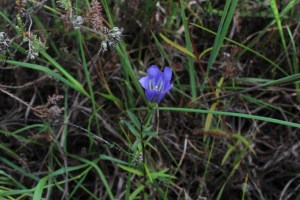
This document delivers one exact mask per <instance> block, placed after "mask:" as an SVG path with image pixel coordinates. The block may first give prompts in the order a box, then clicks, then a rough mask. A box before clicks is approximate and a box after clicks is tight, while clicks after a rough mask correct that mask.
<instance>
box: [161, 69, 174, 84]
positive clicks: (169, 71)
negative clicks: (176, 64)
mask: <svg viewBox="0 0 300 200" xmlns="http://www.w3.org/2000/svg"><path fill="white" fill-rule="evenodd" d="M171 78H172V69H171V68H170V67H165V69H164V72H163V79H164V81H165V82H166V81H167V82H169V81H171Z"/></svg>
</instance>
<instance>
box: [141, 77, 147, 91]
mask: <svg viewBox="0 0 300 200" xmlns="http://www.w3.org/2000/svg"><path fill="white" fill-rule="evenodd" d="M139 82H140V84H141V85H142V87H143V88H145V89H149V88H148V87H149V76H145V77H142V78H140V80H139Z"/></svg>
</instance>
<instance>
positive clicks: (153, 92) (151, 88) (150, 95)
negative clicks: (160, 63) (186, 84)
mask: <svg viewBox="0 0 300 200" xmlns="http://www.w3.org/2000/svg"><path fill="white" fill-rule="evenodd" d="M147 72H148V76H145V77H142V78H141V79H140V80H139V82H140V84H141V85H142V87H143V88H144V89H145V93H146V97H147V99H148V100H149V101H150V102H152V103H158V102H160V101H161V100H162V98H163V97H164V96H165V94H166V93H167V92H168V91H169V90H170V89H171V88H172V87H173V83H172V84H171V83H170V81H171V78H172V69H171V68H170V67H165V69H164V72H161V71H160V70H159V69H158V67H157V66H155V65H152V66H150V67H149V68H148V70H147Z"/></svg>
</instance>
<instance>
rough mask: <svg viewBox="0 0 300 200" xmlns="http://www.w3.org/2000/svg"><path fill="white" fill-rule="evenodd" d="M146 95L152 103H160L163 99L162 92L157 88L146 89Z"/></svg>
mask: <svg viewBox="0 0 300 200" xmlns="http://www.w3.org/2000/svg"><path fill="white" fill-rule="evenodd" d="M145 93H146V97H147V99H148V100H149V101H150V102H152V103H158V102H160V100H161V99H162V97H163V96H162V97H161V93H160V92H159V91H155V90H146V92H145Z"/></svg>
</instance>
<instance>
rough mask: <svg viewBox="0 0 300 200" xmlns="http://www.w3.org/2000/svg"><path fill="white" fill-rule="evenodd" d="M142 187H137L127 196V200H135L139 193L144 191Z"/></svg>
mask: <svg viewBox="0 0 300 200" xmlns="http://www.w3.org/2000/svg"><path fill="white" fill-rule="evenodd" d="M144 188H145V187H144V186H143V185H140V186H139V187H137V188H136V189H135V190H134V191H133V192H132V193H131V195H130V196H129V200H134V199H136V196H137V195H138V194H139V193H141V191H143V190H144Z"/></svg>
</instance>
